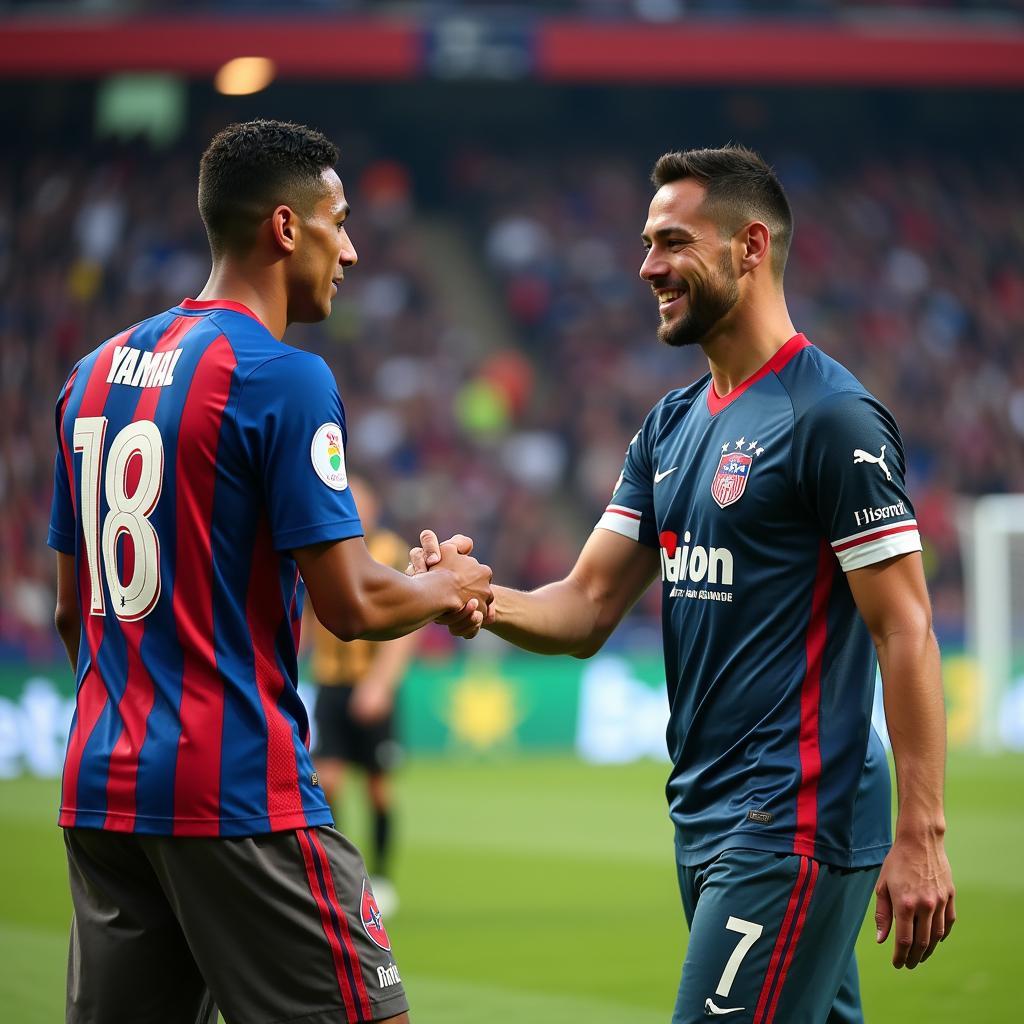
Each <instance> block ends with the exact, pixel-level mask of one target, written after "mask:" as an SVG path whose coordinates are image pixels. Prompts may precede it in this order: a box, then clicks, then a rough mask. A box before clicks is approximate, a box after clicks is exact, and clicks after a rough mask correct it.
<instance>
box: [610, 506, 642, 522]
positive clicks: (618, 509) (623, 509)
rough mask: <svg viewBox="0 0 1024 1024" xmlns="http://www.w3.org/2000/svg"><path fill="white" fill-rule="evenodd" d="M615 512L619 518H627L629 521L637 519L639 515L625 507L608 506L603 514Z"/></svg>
mask: <svg viewBox="0 0 1024 1024" xmlns="http://www.w3.org/2000/svg"><path fill="white" fill-rule="evenodd" d="M608 512H617V513H618V514H619V515H620V516H629V518H630V519H639V518H640V513H639V511H637V509H635V508H626V506H625V505H609V506H608V507H607V508H606V509H605V513H606V514H607V513H608Z"/></svg>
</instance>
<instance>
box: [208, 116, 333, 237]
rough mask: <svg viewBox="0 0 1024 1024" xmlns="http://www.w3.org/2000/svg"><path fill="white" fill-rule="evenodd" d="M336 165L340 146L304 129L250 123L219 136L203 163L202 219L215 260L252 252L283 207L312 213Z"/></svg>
mask: <svg viewBox="0 0 1024 1024" xmlns="http://www.w3.org/2000/svg"><path fill="white" fill-rule="evenodd" d="M337 162H338V147H337V146H335V145H334V143H333V142H331V141H330V140H329V139H327V138H326V137H325V136H324V135H322V134H321V133H320V132H318V131H316V129H314V128H307V127H306V126H305V125H301V124H292V123H290V122H288V121H266V120H259V121H246V122H244V123H242V124H232V125H228V127H227V128H225V129H223V130H222V131H220V132H218V133H217V134H216V135H215V136H214V137H213V140H212V141H211V142H210V145H209V146H207V147H206V152H205V153H203V158H202V160H201V161H200V163H199V214H200V216H201V217H202V218H203V223H204V224H205V225H206V233H207V235H208V236H209V238H210V248H211V250H212V251H213V254H214V256H218V255H219V254H220V253H222V252H224V251H226V250H235V251H237V250H240V249H241V250H244V249H246V248H248V246H249V245H251V243H252V238H253V235H254V234H255V229H256V227H257V225H259V223H260V222H261V221H262V220H263V219H265V218H266V217H268V216H269V215H270V213H271V212H272V210H273V209H274V207H275V206H277V205H278V204H280V203H285V204H287V205H288V206H291V207H292V208H293V209H295V210H296V211H297V212H299V213H308V212H311V211H312V208H313V206H314V205H315V204H316V201H317V200H318V199H319V198H320V196H321V195H322V194H323V188H324V186H323V181H322V180H321V176H322V174H323V172H324V171H325V170H327V169H328V168H330V167H333V166H334V165H335V164H336V163H337Z"/></svg>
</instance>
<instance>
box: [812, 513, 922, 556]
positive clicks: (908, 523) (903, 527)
mask: <svg viewBox="0 0 1024 1024" xmlns="http://www.w3.org/2000/svg"><path fill="white" fill-rule="evenodd" d="M916 529H917V520H916V519H902V520H900V521H899V522H898V523H893V524H892V525H891V526H873V527H872V528H871V529H870V530H861V532H860V533H851V534H850V535H849V536H848V537H840V538H839V539H838V540H834V541H832V547H833V549H835V550H836V551H843V550H845V549H846V548H852V547H856V546H857V545H858V544H865V543H867V542H868V541H870V540H876V539H877V538H878V537H884V536H886V535H887V534H891V533H905V532H907V531H908V530H916Z"/></svg>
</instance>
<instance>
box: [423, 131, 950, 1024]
mask: <svg viewBox="0 0 1024 1024" xmlns="http://www.w3.org/2000/svg"><path fill="white" fill-rule="evenodd" d="M652 177H653V181H654V184H655V186H656V187H657V191H656V193H655V195H654V198H653V200H652V202H651V206H650V211H649V216H648V220H647V225H646V227H645V229H644V232H643V243H644V248H645V250H646V257H645V259H644V261H643V265H642V267H641V270H640V276H641V277H642V278H643V280H644V281H646V282H647V283H648V284H649V285H650V287H651V289H652V292H653V294H654V297H655V300H656V302H657V304H658V310H659V314H660V318H661V324H660V328H659V338H660V339H661V341H663V342H665V343H666V344H668V345H672V346H683V345H691V344H698V345H700V346H701V347H702V349H703V350H704V352H705V354H706V355H707V357H708V362H709V364H710V373H708V374H706V375H704V376H703V377H702V378H701V379H700V380H698V381H696V382H695V383H694V384H691V385H690V386H688V387H683V388H680V389H678V390H674V391H671V392H669V393H668V394H667V395H666V396H665V397H664V398H663V399H662V400H661V401H660V402H658V404H657V405H656V406H655V407H654V409H652V410H651V412H650V414H649V415H648V416H647V418H646V420H645V421H644V423H643V424H642V426H641V427H640V430H639V431H638V433H637V434H636V436H635V437H634V438H633V439H632V441H631V442H630V444H629V447H628V449H627V452H626V460H625V465H624V467H623V470H622V475H621V476H620V478H619V480H618V482H617V484H616V485H615V489H614V493H613V496H612V499H611V503H610V504H609V505H608V507H607V510H606V511H605V513H604V515H603V516H602V517H601V519H600V521H599V522H598V524H597V528H596V529H595V530H594V532H593V534H592V535H591V537H590V539H589V540H588V541H587V543H586V545H585V546H584V548H583V551H582V553H581V554H580V556H579V560H578V561H577V563H576V565H575V567H574V568H573V569H572V571H571V572H570V573H569V575H568V576H567V577H566V578H565V579H563V580H561V581H560V582H557V583H552V584H550V585H548V586H545V587H541V588H540V589H539V590H535V591H533V592H531V593H519V592H516V591H513V590H508V589H505V588H502V587H495V588H494V594H495V599H494V603H493V604H492V605H491V606H490V607H489V608H488V609H486V610H484V609H480V610H470V609H467V610H465V611H464V612H463V613H461V614H457V615H455V616H454V617H453V618H452V619H451V620H450V621H449V626H450V628H451V629H452V631H453V632H454V633H456V634H458V635H462V636H467V637H469V636H472V635H474V634H475V632H476V631H477V630H478V629H479V628H480V627H481V625H483V626H485V627H486V628H488V629H490V630H491V631H493V632H494V633H496V634H498V635H499V636H501V637H504V638H505V639H506V640H508V641H510V642H512V643H514V644H517V645H518V646H520V647H523V648H526V649H527V650H531V651H537V652H540V653H542V654H559V653H564V654H572V655H575V656H577V657H589V656H590V655H592V654H594V653H595V652H596V651H597V650H598V649H599V648H600V647H601V645H602V644H603V643H604V641H605V640H606V639H607V637H608V636H609V634H610V633H611V632H612V630H613V629H614V628H615V626H616V625H617V624H618V622H619V621H620V620H621V619H622V617H623V615H624V614H625V613H626V611H627V610H628V609H629V608H630V607H631V606H632V605H633V603H634V602H635V601H636V600H637V599H638V598H639V597H640V595H641V594H642V593H643V591H644V590H645V589H646V588H647V587H648V586H649V585H650V584H651V583H652V582H653V581H654V580H655V579H658V578H659V577H660V580H661V590H662V601H663V605H662V607H663V613H662V621H663V629H664V647H665V669H666V678H667V682H668V696H669V705H670V718H669V725H668V746H669V752H670V754H671V757H672V761H673V768H672V771H671V774H670V777H669V781H668V785H667V795H668V799H669V805H670V813H671V817H672V820H673V822H674V823H675V827H676V832H675V849H676V860H677V865H678V874H679V883H680V889H681V892H682V900H683V906H684V910H685V913H686V918H687V922H688V924H689V927H690V941H689V946H688V949H687V953H686V959H685V962H684V964H683V970H682V978H681V981H680V986H679V994H678V997H677V1001H676V1006H675V1013H674V1016H673V1021H674V1022H675V1024H696V1022H697V1021H702V1020H706V1019H707V1018H708V1017H718V1016H722V1017H725V1018H727V1019H730V1020H735V1021H747V1022H751V1024H770V1022H776V1024H822V1022H825V1021H827V1022H829V1024H852V1022H858V1021H862V1020H863V1014H862V1011H861V1007H860V996H859V985H858V979H857V965H856V961H855V959H854V952H853V950H854V942H855V940H856V937H857V933H858V931H859V930H860V925H861V922H862V920H863V917H864V913H865V909H866V907H867V904H868V900H869V898H870V894H871V890H872V888H874V889H875V892H876V894H877V904H876V908H877V909H876V921H877V926H878V933H877V938H878V941H879V942H883V941H885V939H886V937H887V936H888V934H889V932H890V929H891V927H892V926H893V922H894V920H895V949H894V954H893V964H894V965H895V966H896V967H903V966H906V967H909V968H913V967H916V966H917V965H918V964H919V963H921V962H923V961H924V960H927V959H928V957H929V956H931V954H932V953H933V952H934V950H935V948H936V945H937V943H938V942H939V941H940V940H942V939H944V938H945V937H946V936H947V935H948V934H949V931H950V928H951V927H952V925H953V921H954V917H955V914H954V905H953V895H954V893H953V883H952V877H951V874H950V868H949V863H948V861H947V859H946V854H945V851H944V847H943V835H944V832H945V818H944V814H943V774H944V764H945V716H944V707H943V694H942V684H941V679H940V671H939V652H938V648H937V645H936V642H935V637H934V634H933V633H932V628H931V612H930V607H929V601H928V595H927V591H926V588H925V581H924V573H923V570H922V563H921V555H920V550H921V543H920V539H919V536H918V531H917V524H916V522H915V519H914V511H913V507H912V505H911V502H910V499H909V497H908V496H907V493H906V489H905V485H904V474H905V470H906V460H905V457H904V453H903V445H902V442H901V439H900V435H899V431H898V429H897V427H896V423H895V422H894V420H893V418H892V416H891V415H890V414H889V412H888V411H887V410H886V409H885V408H884V407H883V406H882V405H881V404H880V403H879V402H878V401H877V400H876V399H875V398H873V397H872V396H871V395H870V394H869V393H868V392H867V391H866V390H865V389H864V388H863V387H862V385H861V384H860V383H859V382H858V381H857V380H856V378H854V377H853V375H852V374H850V373H849V371H847V370H846V369H844V368H843V367H842V366H840V365H839V364H838V363H836V362H835V361H834V360H832V359H830V358H829V357H828V356H827V355H825V354H824V353H823V352H821V351H820V350H819V349H817V348H815V347H814V346H813V345H812V344H811V343H810V341H808V339H807V338H805V337H804V336H803V335H802V334H799V333H798V332H797V331H796V329H795V328H794V326H793V324H792V321H791V320H790V317H789V313H788V310H787V307H786V300H785V295H784V292H783V270H784V268H785V264H786V255H787V251H788V248H789V243H790V239H791V237H792V230H793V225H792V217H791V214H790V209H789V204H788V201H787V199H786V196H785V193H784V192H783V189H782V187H781V185H780V183H779V181H778V179H777V178H776V176H775V174H774V173H773V171H772V170H771V168H770V167H769V166H768V165H767V164H766V163H765V162H764V161H763V160H762V159H761V158H760V157H759V156H757V155H756V154H755V153H753V152H751V151H749V150H747V149H744V148H742V147H738V146H729V147H726V148H724V149H717V150H692V151H688V152H680V153H668V154H666V155H664V156H663V157H662V158H661V159H660V160H658V162H657V164H656V165H655V168H654V172H653V176H652ZM423 536H424V547H423V548H418V549H414V550H413V551H412V552H411V556H412V561H413V564H414V565H415V567H416V568H417V570H419V571H422V570H423V569H425V568H426V566H427V565H428V564H430V562H432V561H433V559H435V558H437V557H438V551H437V548H436V537H435V536H434V535H433V534H430V533H425V534H424V535H423ZM452 542H454V543H456V544H457V545H459V546H460V548H462V549H465V550H471V542H470V541H469V540H468V538H461V537H456V538H452ZM876 658H877V661H876ZM876 664H878V665H880V667H881V672H882V679H883V684H884V693H885V707H886V716H887V721H888V727H889V733H890V737H891V740H892V747H893V753H894V756H895V761H896V773H897V780H898V786H899V815H898V818H897V823H896V835H895V841H894V842H891V838H890V824H889V820H890V818H889V800H890V794H889V774H888V767H887V762H886V756H885V753H884V750H883V748H882V745H881V742H880V741H879V738H878V736H877V735H876V734H875V733H874V732H873V730H872V728H871V705H872V693H873V688H874V679H875V668H876Z"/></svg>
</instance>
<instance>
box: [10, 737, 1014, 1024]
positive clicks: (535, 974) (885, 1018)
mask: <svg viewBox="0 0 1024 1024" xmlns="http://www.w3.org/2000/svg"><path fill="white" fill-rule="evenodd" d="M664 774H665V769H664V767H663V766H661V765H656V764H637V765H631V766H626V767H609V768H596V767H591V766H587V765H583V764H580V763H579V762H577V761H575V760H572V759H569V758H561V757H559V758H530V759H522V760H515V761H495V762H490V761H465V762H456V761H450V760H445V761H442V760H437V761H423V760H417V761H414V762H412V763H410V764H409V765H408V766H407V768H406V769H405V771H404V772H403V774H402V776H401V780H400V792H401V804H402V815H401V836H400V847H401V849H400V859H399V863H398V869H397V871H396V875H397V880H398V884H399V888H400V891H401V897H402V908H401V912H400V914H398V915H397V917H396V918H395V919H394V920H393V921H391V922H390V929H389V930H390V933H391V937H392V940H393V942H394V943H395V949H396V954H397V960H398V963H399V965H400V967H401V970H402V976H403V979H404V980H405V982H406V987H407V989H408V991H409V996H410V1000H411V1002H412V1006H413V1019H414V1020H415V1021H416V1022H417V1024H470V1022H474V1024H475V1022H478V1021H488V1022H489V1024H513V1022H514V1024H522V1022H524V1021H528V1022H529V1024H565V1022H567V1021H580V1022H582V1021H586V1022H587V1024H613V1022H614V1024H667V1021H668V1019H669V1017H670V1011H671V1006H672V1002H673V998H674V995H675V989H676V984H677V980H678V972H679V966H680V964H681V962H682V956H683V952H684V950H685V946H686V934H685V928H684V926H683V922H682V912H681V910H680V908H679V898H678V894H677V891H676V884H675V873H674V868H673V863H672V845H671V830H670V828H669V825H668V823H667V820H666V815H665V808H664V801H663V797H662V794H661V788H662V782H663V777H664ZM56 797H57V790H56V785H55V784H54V783H51V782H41V781H30V780H21V781H15V782H0V836H2V843H0V879H2V881H0V1020H2V1021H3V1022H4V1024H53V1022H56V1021H60V1020H63V989H64V980H63V979H64V970H65V951H66V942H67V926H68V920H69V915H70V908H69V902H68V897H67V881H66V876H65V867H64V855H63V847H62V844H61V843H60V836H59V832H58V830H57V829H56V827H54V825H53V821H54V807H55V804H56ZM357 811H358V808H353V810H352V813H351V814H350V815H348V818H349V819H350V823H351V825H352V826H353V827H352V828H351V834H352V835H353V837H354V838H356V839H357V840H358V839H359V838H360V837H361V835H362V833H363V829H362V828H361V827H360V826H361V824H362V822H361V818H362V815H361V814H358V813H357ZM948 814H949V818H950V836H949V850H950V857H951V859H952V861H953V868H954V872H955V875H956V881H957V887H958V894H957V905H958V913H959V921H958V923H957V927H956V931H955V932H954V934H953V937H952V938H951V940H950V941H949V942H948V943H946V944H945V945H944V946H943V947H941V949H940V952H939V953H938V954H937V955H936V957H935V958H934V959H933V960H931V961H930V962H929V963H928V964H926V965H924V967H923V968H921V969H919V970H917V971H914V972H913V973H910V972H907V971H899V972H897V971H894V970H893V969H892V967H891V966H890V965H889V963H888V952H887V951H886V952H883V951H882V950H880V949H878V948H877V947H875V945H874V942H873V935H872V934H870V922H869V926H868V927H866V928H865V930H864V932H863V933H862V936H861V943H860V947H859V954H860V964H861V975H862V979H863V989H864V999H865V1006H866V1010H867V1018H868V1020H869V1021H870V1022H872V1024H889V1022H894V1024H895V1022H904V1021H907V1020H913V1021H914V1022H915V1024H942V1022H947V1021H948V1022H950V1024H952V1022H956V1024H962V1022H963V1021H971V1022H972V1024H1004V1022H1005V1024H1011V1022H1014V1021H1018V1020H1020V1019H1021V1017H1020V1007H1019V999H1018V997H1017V995H1016V988H1017V986H1018V984H1019V982H1020V974H1021V965H1022V959H1021V953H1020V940H1019V932H1018V925H1019V922H1020V921H1021V920H1022V919H1024V865H1022V860H1021V852H1020V851H1021V850H1022V849H1024V757H1001V758H996V759H986V758H981V757H974V756H967V755H956V756H954V757H953V758H951V761H950V772H949V785H948ZM346 823H348V822H346Z"/></svg>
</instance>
